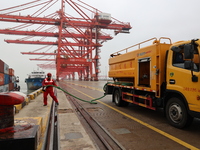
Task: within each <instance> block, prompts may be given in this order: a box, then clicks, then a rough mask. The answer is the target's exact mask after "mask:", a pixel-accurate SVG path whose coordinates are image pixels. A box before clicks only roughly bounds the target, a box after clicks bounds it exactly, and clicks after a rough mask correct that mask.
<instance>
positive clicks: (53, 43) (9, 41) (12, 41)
mask: <svg viewBox="0 0 200 150" xmlns="http://www.w3.org/2000/svg"><path fill="white" fill-rule="evenodd" d="M4 41H5V42H7V43H15V44H38V45H58V42H48V41H39V40H38V41H25V40H4ZM61 45H62V46H83V47H91V46H98V47H100V46H102V45H101V44H94V43H93V44H91V45H85V44H84V43H71V42H63V43H61Z"/></svg>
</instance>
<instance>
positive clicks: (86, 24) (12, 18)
mask: <svg viewBox="0 0 200 150" xmlns="http://www.w3.org/2000/svg"><path fill="white" fill-rule="evenodd" d="M73 19H74V18H67V19H65V20H64V21H63V24H65V26H67V27H74V26H75V27H81V28H93V27H95V26H98V27H99V28H103V29H112V30H124V31H129V30H130V29H131V26H130V24H129V23H123V24H117V23H113V24H112V23H110V24H106V23H100V22H92V21H93V20H92V19H91V20H87V21H80V20H82V19H81V18H76V20H73ZM0 21H6V22H18V23H31V24H43V25H44V24H46V25H57V26H59V25H60V19H52V18H41V17H31V16H29V15H28V16H18V15H5V14H0Z"/></svg>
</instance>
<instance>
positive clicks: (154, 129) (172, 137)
mask: <svg viewBox="0 0 200 150" xmlns="http://www.w3.org/2000/svg"><path fill="white" fill-rule="evenodd" d="M68 86H69V85H68ZM70 87H71V86H70ZM71 88H72V87H71ZM72 89H74V90H76V91H78V92H79V93H81V94H83V95H85V96H87V97H90V98H92V99H94V97H91V96H89V95H87V94H85V93H83V92H81V91H79V90H77V89H75V88H72ZM97 101H98V102H99V103H101V104H103V105H105V106H107V107H109V108H110V109H112V110H114V111H116V112H118V113H120V114H122V115H124V116H126V117H128V118H130V119H132V120H134V121H136V122H138V123H140V124H142V125H144V126H145V127H147V128H149V129H151V130H153V131H155V132H157V133H159V134H161V135H163V136H165V137H167V138H169V139H171V140H173V141H175V142H176V143H179V144H180V145H183V146H184V147H187V148H189V149H191V150H200V149H199V148H196V147H194V146H192V145H190V144H188V143H186V142H184V141H182V140H180V139H178V138H176V137H174V136H172V135H170V134H168V133H166V132H164V131H162V130H160V129H157V128H155V127H153V126H152V125H150V124H148V123H145V122H143V121H141V120H139V119H137V118H134V117H132V116H130V115H128V114H126V113H124V112H122V111H120V110H118V109H116V108H114V107H112V106H109V105H108V104H106V103H104V102H101V101H99V100H97Z"/></svg>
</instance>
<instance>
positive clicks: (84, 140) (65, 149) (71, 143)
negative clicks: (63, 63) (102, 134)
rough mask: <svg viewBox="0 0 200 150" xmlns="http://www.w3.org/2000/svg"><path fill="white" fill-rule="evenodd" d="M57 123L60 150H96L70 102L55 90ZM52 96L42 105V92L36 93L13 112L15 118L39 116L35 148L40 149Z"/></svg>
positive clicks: (60, 92)
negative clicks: (19, 108) (26, 103)
mask: <svg viewBox="0 0 200 150" xmlns="http://www.w3.org/2000/svg"><path fill="white" fill-rule="evenodd" d="M57 98H58V101H59V105H58V106H57V107H58V124H59V131H58V132H59V138H60V139H59V145H60V147H59V148H60V150H96V149H98V148H97V147H96V146H95V143H94V142H93V140H92V139H91V138H90V137H89V135H88V134H87V132H86V130H85V129H84V127H83V126H82V124H81V122H80V121H79V119H78V117H77V115H76V112H75V111H73V108H72V106H71V104H70V103H69V101H68V99H67V98H66V96H65V94H64V93H63V92H62V91H60V90H57ZM52 102H53V101H52V98H51V97H50V96H49V95H48V105H47V106H43V93H40V94H38V95H37V96H35V98H33V99H32V100H30V102H29V104H28V105H26V106H24V107H23V108H22V109H21V110H20V111H19V113H16V114H15V116H14V117H15V120H18V119H19V118H20V119H23V118H24V119H27V118H41V121H40V123H39V125H40V128H39V130H40V131H38V134H39V137H38V138H39V142H38V147H37V150H42V143H43V141H44V137H45V131H46V127H47V121H48V117H49V114H50V107H51V104H52Z"/></svg>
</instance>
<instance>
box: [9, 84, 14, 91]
mask: <svg viewBox="0 0 200 150" xmlns="http://www.w3.org/2000/svg"><path fill="white" fill-rule="evenodd" d="M13 89H14V83H9V91H13Z"/></svg>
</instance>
